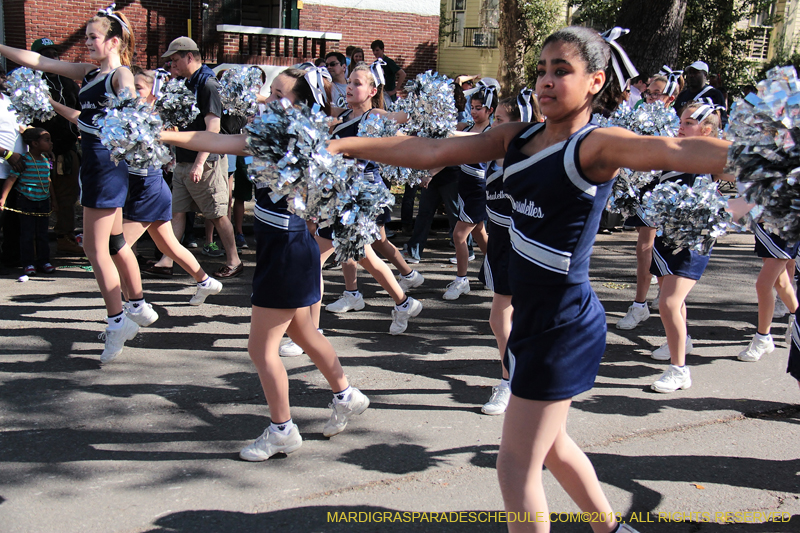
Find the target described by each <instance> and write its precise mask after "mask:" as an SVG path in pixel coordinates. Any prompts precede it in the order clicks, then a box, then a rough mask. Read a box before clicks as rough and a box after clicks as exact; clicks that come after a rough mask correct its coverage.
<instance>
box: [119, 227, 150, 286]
mask: <svg viewBox="0 0 800 533" xmlns="http://www.w3.org/2000/svg"><path fill="white" fill-rule="evenodd" d="M149 225H150V223H149V222H135V221H133V220H126V219H122V234H123V235H124V236H125V242H126V243H128V246H130V247H131V251H132V252H133V251H134V246H136V242H137V241H138V240H139V238H140V237H141V236H142V235H143V234H144V232H145V231H147V227H148V226H149ZM134 254H135V252H134ZM119 284H120V288H121V289H122V296H123V297H124V298H125V299H126V300H130V299H131V298H130V291H129V290H128V288H127V287H126V286H125V279H124V278H122V277H120V280H119Z"/></svg>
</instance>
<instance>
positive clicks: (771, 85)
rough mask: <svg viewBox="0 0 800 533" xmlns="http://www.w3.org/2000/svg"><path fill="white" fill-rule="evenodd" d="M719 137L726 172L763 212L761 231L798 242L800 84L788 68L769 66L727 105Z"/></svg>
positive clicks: (799, 205)
mask: <svg viewBox="0 0 800 533" xmlns="http://www.w3.org/2000/svg"><path fill="white" fill-rule="evenodd" d="M725 137H726V138H727V139H728V140H730V141H732V142H733V144H732V145H731V147H730V148H729V150H728V163H727V167H726V172H730V173H733V174H735V175H736V180H737V181H738V182H739V184H741V185H743V186H744V196H745V198H746V199H747V201H748V202H750V203H755V204H757V205H759V206H761V207H762V208H763V211H762V214H761V222H762V223H763V224H764V227H765V228H766V229H767V230H768V231H771V232H773V233H777V234H778V235H780V236H781V237H783V238H784V239H786V240H787V241H789V242H797V241H799V240H800V216H799V215H800V147H798V144H797V143H798V141H799V140H800V81H799V80H798V78H797V72H796V71H795V69H794V67H791V66H789V67H775V68H773V69H772V70H770V71H769V72H767V79H766V80H762V81H760V82H759V83H758V95H757V96H756V95H755V94H750V95H748V96H747V97H746V98H745V99H744V100H737V101H736V102H735V103H734V104H733V105H732V106H731V112H730V116H729V122H728V127H727V129H726V131H725Z"/></svg>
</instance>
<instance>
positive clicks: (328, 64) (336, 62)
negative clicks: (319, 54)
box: [325, 61, 341, 68]
mask: <svg viewBox="0 0 800 533" xmlns="http://www.w3.org/2000/svg"><path fill="white" fill-rule="evenodd" d="M339 65H341V63H339V62H338V61H331V62H330V63H325V66H326V67H328V68H332V67H338V66H339Z"/></svg>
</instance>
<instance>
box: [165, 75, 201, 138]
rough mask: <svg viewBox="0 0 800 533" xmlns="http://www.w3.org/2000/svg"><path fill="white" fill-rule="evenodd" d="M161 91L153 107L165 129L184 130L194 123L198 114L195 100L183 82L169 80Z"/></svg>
mask: <svg viewBox="0 0 800 533" xmlns="http://www.w3.org/2000/svg"><path fill="white" fill-rule="evenodd" d="M161 91H162V94H161V96H160V97H159V98H158V100H156V104H155V107H156V111H158V114H159V115H160V116H161V120H162V121H163V122H164V127H165V128H172V127H177V128H185V127H187V126H188V125H189V124H191V123H192V122H194V120H195V119H196V118H197V115H199V114H200V110H199V109H198V108H197V98H196V97H195V95H194V93H193V92H192V91H190V90H189V88H188V87H186V83H184V81H183V80H178V79H172V80H169V81H168V82H167V84H166V85H164V88H163V89H161Z"/></svg>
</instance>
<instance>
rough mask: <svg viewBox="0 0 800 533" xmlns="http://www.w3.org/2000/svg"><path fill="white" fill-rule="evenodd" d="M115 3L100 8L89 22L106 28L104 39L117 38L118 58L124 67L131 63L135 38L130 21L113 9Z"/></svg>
mask: <svg viewBox="0 0 800 533" xmlns="http://www.w3.org/2000/svg"><path fill="white" fill-rule="evenodd" d="M115 7H116V4H111V6H109V7H108V8H107V9H103V10H100V11H99V12H98V13H97V15H95V16H94V17H92V18H91V19H89V22H96V23H100V24H103V25H104V26H105V28H106V36H105V38H106V40H109V39H113V38H114V37H118V38H119V60H120V63H122V64H123V65H125V66H126V67H130V66H131V65H132V64H133V53H134V49H135V48H136V38H135V37H134V36H133V31H132V30H131V23H130V21H129V20H128V17H126V16H125V15H124V14H123V13H120V12H118V11H114V8H115Z"/></svg>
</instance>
